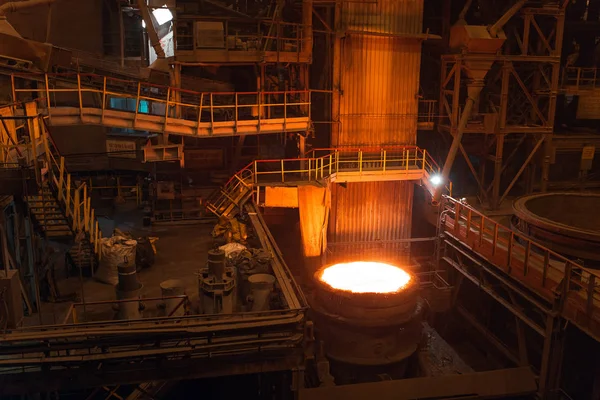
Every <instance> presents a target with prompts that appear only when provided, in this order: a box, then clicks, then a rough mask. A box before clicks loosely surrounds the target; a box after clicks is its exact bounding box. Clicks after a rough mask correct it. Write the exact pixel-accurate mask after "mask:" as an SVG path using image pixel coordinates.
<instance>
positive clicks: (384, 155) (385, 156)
mask: <svg viewBox="0 0 600 400" xmlns="http://www.w3.org/2000/svg"><path fill="white" fill-rule="evenodd" d="M386 159H387V151H385V150H383V172H385V163H386Z"/></svg>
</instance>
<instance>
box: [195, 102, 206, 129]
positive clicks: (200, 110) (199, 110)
mask: <svg viewBox="0 0 600 400" xmlns="http://www.w3.org/2000/svg"><path fill="white" fill-rule="evenodd" d="M203 102H204V92H202V93H200V105H199V106H198V126H197V127H196V135H200V123H201V122H202V103H203Z"/></svg>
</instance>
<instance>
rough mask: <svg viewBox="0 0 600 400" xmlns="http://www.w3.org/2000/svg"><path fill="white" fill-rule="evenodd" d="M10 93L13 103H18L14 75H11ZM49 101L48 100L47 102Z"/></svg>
mask: <svg viewBox="0 0 600 400" xmlns="http://www.w3.org/2000/svg"><path fill="white" fill-rule="evenodd" d="M10 86H11V87H10V91H11V95H12V102H13V103H16V102H17V91H16V90H15V75H14V74H10ZM46 101H48V100H46ZM48 108H50V106H48Z"/></svg>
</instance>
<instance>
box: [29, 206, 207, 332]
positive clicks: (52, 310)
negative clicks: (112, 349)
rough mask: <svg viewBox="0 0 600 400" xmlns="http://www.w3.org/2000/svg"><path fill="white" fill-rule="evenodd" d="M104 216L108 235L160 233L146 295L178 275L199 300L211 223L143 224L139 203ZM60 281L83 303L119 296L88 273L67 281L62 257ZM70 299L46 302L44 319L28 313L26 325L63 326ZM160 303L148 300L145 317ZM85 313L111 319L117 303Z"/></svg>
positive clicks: (142, 277) (144, 274) (142, 275)
mask: <svg viewBox="0 0 600 400" xmlns="http://www.w3.org/2000/svg"><path fill="white" fill-rule="evenodd" d="M97 212H98V213H99V215H101V217H100V218H99V220H100V221H101V224H102V225H103V228H104V229H103V231H106V230H108V232H104V234H105V235H108V233H109V232H110V231H112V230H113V229H114V228H115V227H117V228H119V229H121V230H124V231H128V232H130V233H131V234H132V235H133V236H134V237H139V236H155V237H158V241H157V242H156V243H155V246H156V258H155V263H154V265H153V266H152V267H150V268H148V269H144V270H142V271H141V272H139V273H138V280H139V281H140V282H141V283H142V285H143V289H142V296H143V297H144V298H146V299H147V298H152V297H160V295H161V290H160V283H161V282H163V281H165V280H168V279H179V280H181V281H182V282H183V283H184V285H185V290H186V294H188V296H190V298H191V299H195V298H197V292H198V281H197V278H196V272H197V270H198V268H199V267H201V266H204V265H205V264H206V258H207V251H208V250H209V248H210V247H211V246H212V240H213V239H212V237H211V235H210V233H211V231H212V229H213V226H212V224H209V225H206V224H204V225H183V226H160V225H159V226H152V227H143V226H142V213H141V211H140V210H138V209H137V207H136V206H135V205H134V204H125V205H121V206H118V207H116V209H115V210H111V209H110V208H107V209H103V208H99V209H97ZM55 271H56V275H57V285H58V288H59V291H60V294H61V296H69V295H73V294H76V296H77V299H78V301H79V302H83V300H84V299H85V302H86V303H90V302H97V301H110V300H115V299H116V294H115V289H114V287H113V286H112V285H109V284H105V283H101V282H98V281H96V280H95V279H93V278H88V277H84V278H83V282H82V281H81V279H80V277H78V276H71V277H69V278H66V279H65V267H64V261H63V260H62V257H60V259H59V260H58V261H57V263H56V266H55ZM71 303H72V302H71V301H65V302H58V303H44V302H42V313H41V315H42V317H41V321H40V316H39V315H38V314H34V315H33V316H30V317H26V318H25V320H24V325H25V326H32V325H39V324H40V322H42V323H43V324H44V325H47V324H60V323H62V322H63V321H64V319H65V316H66V315H67V312H68V310H69V307H70V305H71ZM158 303H159V302H158V301H146V302H144V305H145V307H146V308H145V310H144V316H145V317H148V316H154V315H158V313H159V310H158V309H157V305H158ZM82 312H83V307H82V306H78V307H77V314H78V316H80V318H81V317H82ZM86 313H87V315H88V316H89V318H90V319H95V320H98V319H112V318H114V310H113V308H112V304H103V305H97V306H90V305H88V306H86Z"/></svg>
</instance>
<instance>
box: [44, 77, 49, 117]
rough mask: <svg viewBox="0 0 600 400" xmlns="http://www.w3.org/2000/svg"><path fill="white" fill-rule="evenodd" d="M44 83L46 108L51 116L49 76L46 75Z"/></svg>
mask: <svg viewBox="0 0 600 400" xmlns="http://www.w3.org/2000/svg"><path fill="white" fill-rule="evenodd" d="M44 81H45V85H46V106H47V107H48V116H50V82H49V81H48V74H44Z"/></svg>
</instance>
